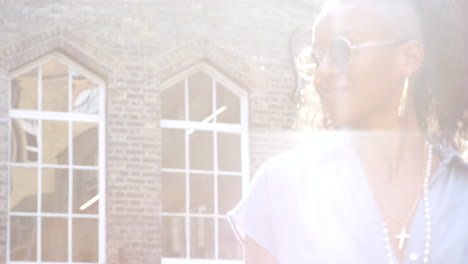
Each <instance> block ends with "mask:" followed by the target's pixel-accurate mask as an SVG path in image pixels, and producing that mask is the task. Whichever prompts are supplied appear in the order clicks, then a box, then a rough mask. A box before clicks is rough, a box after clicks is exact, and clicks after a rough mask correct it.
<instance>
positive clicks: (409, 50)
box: [400, 40, 424, 76]
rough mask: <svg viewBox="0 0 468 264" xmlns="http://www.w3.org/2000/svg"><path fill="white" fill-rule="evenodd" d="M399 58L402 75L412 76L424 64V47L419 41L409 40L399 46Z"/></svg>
mask: <svg viewBox="0 0 468 264" xmlns="http://www.w3.org/2000/svg"><path fill="white" fill-rule="evenodd" d="M400 56H401V60H400V61H401V71H402V74H403V75H404V76H412V75H413V74H415V73H416V72H417V71H418V70H419V69H420V68H421V65H422V64H423V62H424V46H423V45H422V43H421V42H420V41H417V40H410V41H408V42H406V43H404V44H402V45H401V48H400Z"/></svg>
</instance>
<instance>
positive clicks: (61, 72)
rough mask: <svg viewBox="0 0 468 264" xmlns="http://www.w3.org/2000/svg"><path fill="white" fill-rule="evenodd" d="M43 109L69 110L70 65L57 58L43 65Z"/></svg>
mask: <svg viewBox="0 0 468 264" xmlns="http://www.w3.org/2000/svg"><path fill="white" fill-rule="evenodd" d="M42 110H44V111H58V112H68V67H67V66H66V65H64V64H62V63H60V62H59V61H57V60H53V61H51V62H48V63H46V64H44V65H42Z"/></svg>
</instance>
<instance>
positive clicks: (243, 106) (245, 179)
mask: <svg viewBox="0 0 468 264" xmlns="http://www.w3.org/2000/svg"><path fill="white" fill-rule="evenodd" d="M197 72H203V73H205V74H207V75H208V76H209V77H210V78H211V79H212V85H213V88H214V87H215V85H216V84H215V83H220V84H222V85H223V87H224V88H225V89H228V90H229V91H230V92H232V93H233V94H235V95H237V96H238V97H239V99H240V115H241V116H240V124H225V123H202V122H195V121H188V120H187V117H188V116H189V111H190V108H189V98H187V96H185V102H184V104H185V120H167V119H161V121H160V126H161V129H171V128H179V129H197V130H205V131H210V132H211V131H212V132H227V133H236V134H239V135H240V137H241V172H226V171H219V170H218V168H217V163H218V162H217V156H218V155H217V150H218V146H217V145H218V143H217V141H218V140H217V133H214V136H213V158H214V161H215V162H214V169H213V170H212V171H211V170H210V171H203V170H191V169H189V166H188V162H189V157H188V155H189V151H190V150H189V147H190V146H189V140H188V135H187V133H184V134H185V142H186V146H185V168H186V169H167V168H162V169H161V172H179V173H184V174H185V179H186V181H187V180H188V177H189V174H197V173H202V174H214V213H213V214H208V215H205V214H203V215H200V214H195V213H191V212H190V211H188V210H187V209H188V208H189V206H190V186H189V184H186V186H185V188H186V189H185V193H186V212H185V213H166V212H162V213H161V216H163V217H164V216H179V217H181V216H182V217H185V233H186V234H185V240H186V241H185V243H186V249H185V250H186V253H185V254H186V258H164V257H163V258H162V261H161V263H162V264H182V263H184V264H185V263H191V264H208V263H225V264H240V263H243V261H242V260H225V259H219V256H218V253H219V248H218V245H219V240H218V237H219V236H218V230H219V227H218V221H214V227H215V233H214V236H215V241H214V243H215V244H214V247H215V248H214V249H215V257H214V259H194V258H190V225H189V221H190V218H191V217H209V218H210V219H211V218H213V219H214V220H218V219H226V217H225V216H221V214H219V212H218V199H217V197H218V190H217V189H218V188H217V186H218V183H217V180H218V178H219V175H220V174H222V175H237V176H241V177H242V193H244V191H245V190H246V189H247V186H248V185H249V168H250V166H249V126H248V113H249V107H248V93H247V92H246V91H245V90H244V89H242V88H241V87H240V86H239V85H237V84H236V83H235V82H233V81H231V80H230V79H228V78H227V77H226V76H225V75H223V74H222V73H221V72H219V71H218V70H216V69H215V68H214V67H212V66H210V65H209V64H208V63H206V62H201V63H198V64H196V65H193V66H191V67H189V68H187V69H186V70H184V71H182V72H180V73H179V74H177V75H176V76H174V77H172V78H170V79H169V80H167V81H165V82H164V83H162V86H161V87H162V91H164V90H165V89H170V88H171V87H172V86H173V85H175V84H177V83H179V82H181V81H184V89H185V91H184V94H188V89H189V88H188V79H189V77H190V76H192V75H194V74H196V73H197ZM216 90H217V89H212V91H213V95H212V100H213V102H212V105H213V109H212V113H214V112H215V111H216V109H215V107H216V106H217V105H216ZM214 118H216V115H215V116H214ZM187 182H188V181H187ZM163 188H164V187H163Z"/></svg>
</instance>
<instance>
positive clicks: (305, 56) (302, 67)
mask: <svg viewBox="0 0 468 264" xmlns="http://www.w3.org/2000/svg"><path fill="white" fill-rule="evenodd" d="M318 65H319V60H318V58H317V56H316V54H315V52H314V50H313V49H312V47H305V48H303V49H302V50H301V51H300V52H299V54H298V55H297V57H296V67H297V70H298V73H299V76H300V77H301V78H302V79H304V80H306V81H311V80H313V79H314V76H315V72H316V70H317V68H318Z"/></svg>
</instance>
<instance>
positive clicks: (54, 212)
mask: <svg viewBox="0 0 468 264" xmlns="http://www.w3.org/2000/svg"><path fill="white" fill-rule="evenodd" d="M0 6H1V8H0V13H1V16H0V94H1V96H0V138H1V141H0V142H2V144H0V161H1V166H0V183H1V184H0V263H51V262H54V263H122V264H126V263H188V262H191V263H208V262H216V263H218V262H220V263H222V262H226V263H228V262H240V261H241V259H242V256H243V249H242V247H241V246H240V245H239V243H238V242H237V241H236V239H235V237H234V235H233V233H232V232H231V230H230V228H229V226H228V224H227V222H226V219H225V217H224V216H225V213H226V212H227V210H229V209H231V208H232V207H233V206H234V205H235V204H236V203H237V202H238V201H239V199H240V197H241V195H242V192H243V190H244V189H245V187H246V186H247V185H248V183H249V181H250V179H251V177H252V175H253V173H254V172H255V171H256V169H257V168H258V167H259V165H260V164H261V163H262V162H263V161H265V160H266V159H267V158H268V157H270V156H272V155H273V154H275V153H278V152H280V151H282V150H285V149H287V148H289V147H291V143H290V141H289V140H288V138H289V137H290V136H289V135H290V134H291V133H293V132H292V131H293V127H294V122H295V120H296V117H297V107H296V101H295V99H294V98H295V97H294V95H295V93H296V90H297V89H296V88H297V85H296V73H295V71H294V67H293V64H292V61H291V56H290V50H291V44H290V37H291V35H292V34H293V32H294V31H295V30H296V29H297V28H298V27H300V26H304V25H308V26H310V24H311V23H312V21H313V17H314V14H315V5H314V4H312V3H308V2H307V1H279V0H278V1H276V0H275V1H254V2H252V1H245V0H241V1H236V2H229V3H228V2H226V1H211V0H204V1H187V0H175V1H157V0H155V1H148V0H122V1H110V0H101V1H88V0H82V1H68V0H59V1H47V0H46V1H8V0H2V1H0Z"/></svg>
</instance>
